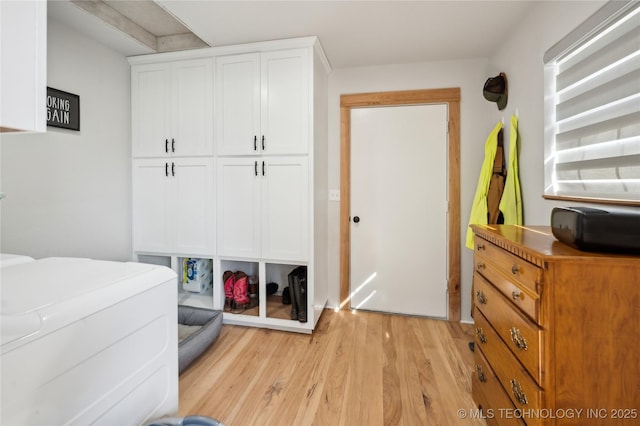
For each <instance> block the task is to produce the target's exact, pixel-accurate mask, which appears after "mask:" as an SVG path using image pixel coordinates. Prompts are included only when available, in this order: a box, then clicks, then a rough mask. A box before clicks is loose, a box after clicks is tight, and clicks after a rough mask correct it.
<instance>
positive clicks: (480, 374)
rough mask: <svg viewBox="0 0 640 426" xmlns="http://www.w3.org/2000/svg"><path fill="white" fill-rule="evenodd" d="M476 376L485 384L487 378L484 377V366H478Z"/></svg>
mask: <svg viewBox="0 0 640 426" xmlns="http://www.w3.org/2000/svg"><path fill="white" fill-rule="evenodd" d="M476 374H477V375H478V380H480V382H481V383H485V382H486V381H487V376H485V375H484V371H482V366H481V365H480V364H476Z"/></svg>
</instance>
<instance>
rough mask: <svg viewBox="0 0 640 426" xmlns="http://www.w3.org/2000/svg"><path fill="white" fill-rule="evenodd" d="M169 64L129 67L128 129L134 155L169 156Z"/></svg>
mask: <svg viewBox="0 0 640 426" xmlns="http://www.w3.org/2000/svg"><path fill="white" fill-rule="evenodd" d="M170 70H171V66H170V65H169V64H149V65H136V66H133V67H132V68H131V114H132V118H133V119H132V121H131V129H132V145H133V146H132V149H133V156H134V157H159V156H163V155H169V150H170V148H171V147H170V146H169V145H170V142H171V140H170V133H171V120H170V118H171V109H170V102H171V101H170V96H171V90H170V84H171V79H170Z"/></svg>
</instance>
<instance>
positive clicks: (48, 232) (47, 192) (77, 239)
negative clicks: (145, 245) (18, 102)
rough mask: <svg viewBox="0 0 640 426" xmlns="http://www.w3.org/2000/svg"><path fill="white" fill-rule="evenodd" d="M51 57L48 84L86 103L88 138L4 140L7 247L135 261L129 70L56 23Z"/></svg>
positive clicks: (83, 118) (56, 132) (61, 135)
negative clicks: (132, 248) (132, 231)
mask: <svg viewBox="0 0 640 426" xmlns="http://www.w3.org/2000/svg"><path fill="white" fill-rule="evenodd" d="M47 50H48V81H47V85H48V86H49V87H53V88H56V89H60V90H63V91H66V92H71V93H74V94H77V95H79V96H80V131H79V132H74V131H68V130H63V129H56V128H53V127H48V128H47V133H43V134H7V133H3V134H2V139H1V141H0V155H1V180H0V189H1V190H2V192H4V193H6V196H7V198H5V199H3V200H2V201H1V202H0V203H1V204H0V205H1V207H0V208H1V216H2V217H1V228H0V230H1V241H0V244H1V246H0V248H1V250H2V251H3V252H8V253H17V254H25V255H30V256H33V257H36V258H41V257H45V256H83V257H91V258H99V259H109V260H126V259H129V257H130V253H131V242H130V239H131V238H130V235H131V231H130V228H131V218H130V216H131V213H130V211H131V202H130V199H131V168H130V164H131V163H130V151H131V148H130V146H131V144H130V142H129V140H130V128H131V124H130V123H131V118H130V115H131V110H130V89H129V88H130V74H129V64H128V62H127V60H126V58H125V57H124V56H122V55H121V54H119V53H116V52H115V51H113V50H110V49H109V48H107V47H105V46H103V45H101V44H98V43H96V42H94V41H92V40H90V39H88V38H86V37H85V36H83V35H81V34H79V33H77V32H75V31H74V30H71V29H69V28H68V27H66V26H63V25H61V24H58V23H56V22H54V21H49V23H48V49H47Z"/></svg>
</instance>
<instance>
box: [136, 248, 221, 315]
mask: <svg viewBox="0 0 640 426" xmlns="http://www.w3.org/2000/svg"><path fill="white" fill-rule="evenodd" d="M136 258H137V259H136V260H137V261H138V262H140V263H149V264H151V265H161V266H166V267H167V268H171V269H173V271H174V272H175V273H176V275H177V277H178V279H177V289H176V290H177V292H178V305H186V306H193V307H196V308H204V309H213V308H214V306H215V302H214V298H213V287H210V288H208V289H207V290H206V291H204V292H193V291H187V290H185V289H184V286H183V283H184V277H185V270H184V260H185V258H187V259H193V258H195V259H201V258H198V257H193V258H190V257H186V256H182V257H180V256H163V255H151V254H137V256H136ZM208 260H210V262H211V263H210V270H209V271H208V272H209V274H211V276H213V277H214V278H215V275H214V271H215V270H214V267H213V265H214V261H213V258H208ZM214 281H215V279H214Z"/></svg>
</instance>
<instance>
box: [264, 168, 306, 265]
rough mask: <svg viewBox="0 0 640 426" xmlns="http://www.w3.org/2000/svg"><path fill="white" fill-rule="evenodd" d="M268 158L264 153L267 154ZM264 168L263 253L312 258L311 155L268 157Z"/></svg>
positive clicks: (293, 258)
mask: <svg viewBox="0 0 640 426" xmlns="http://www.w3.org/2000/svg"><path fill="white" fill-rule="evenodd" d="M263 158H264V157H263ZM262 164H264V172H262V170H261V178H262V179H261V180H262V188H261V191H262V204H261V206H260V211H261V213H260V215H261V222H262V223H261V226H262V257H264V258H268V259H278V260H288V261H301V262H305V261H308V260H309V259H308V253H309V197H308V194H309V167H308V160H307V157H306V156H305V157H301V156H292V157H267V158H264V160H263V163H261V167H262Z"/></svg>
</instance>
